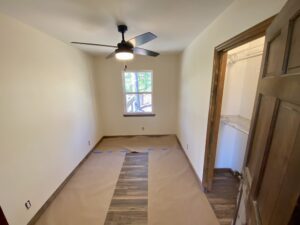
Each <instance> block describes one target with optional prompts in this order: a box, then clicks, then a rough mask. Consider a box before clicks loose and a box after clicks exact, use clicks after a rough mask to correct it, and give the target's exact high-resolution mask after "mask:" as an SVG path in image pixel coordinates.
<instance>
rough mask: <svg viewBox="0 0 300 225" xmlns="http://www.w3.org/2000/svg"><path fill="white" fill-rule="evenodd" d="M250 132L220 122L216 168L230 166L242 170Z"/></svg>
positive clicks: (235, 169) (234, 169)
mask: <svg viewBox="0 0 300 225" xmlns="http://www.w3.org/2000/svg"><path fill="white" fill-rule="evenodd" d="M247 139H248V134H246V133H244V132H241V131H240V130H238V129H236V128H234V127H232V126H229V125H228V124H226V123H223V122H221V123H220V130H219V136H218V146H217V153H216V161H215V168H230V169H232V170H233V171H238V172H240V173H241V172H242V168H243V163H244V156H245V152H246V145H247Z"/></svg>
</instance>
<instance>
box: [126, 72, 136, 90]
mask: <svg viewBox="0 0 300 225" xmlns="http://www.w3.org/2000/svg"><path fill="white" fill-rule="evenodd" d="M124 79H125V80H124V83H125V91H126V92H137V82H136V80H137V77H136V76H135V73H132V72H125V75H124Z"/></svg>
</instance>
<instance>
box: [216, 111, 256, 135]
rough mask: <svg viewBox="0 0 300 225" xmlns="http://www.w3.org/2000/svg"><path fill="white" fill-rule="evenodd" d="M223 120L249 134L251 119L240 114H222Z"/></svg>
mask: <svg viewBox="0 0 300 225" xmlns="http://www.w3.org/2000/svg"><path fill="white" fill-rule="evenodd" d="M221 122H222V123H224V124H227V125H228V126H231V127H233V128H235V129H237V130H239V131H241V132H243V133H245V134H247V135H248V134H249V129H250V120H249V119H247V118H244V117H242V116H239V115H226V116H225V115H222V116H221Z"/></svg>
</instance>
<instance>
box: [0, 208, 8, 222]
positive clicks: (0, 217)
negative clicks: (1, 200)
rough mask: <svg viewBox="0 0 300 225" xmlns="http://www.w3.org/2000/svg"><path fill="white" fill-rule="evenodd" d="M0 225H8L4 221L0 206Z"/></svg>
mask: <svg viewBox="0 0 300 225" xmlns="http://www.w3.org/2000/svg"><path fill="white" fill-rule="evenodd" d="M0 224H1V225H8V222H7V220H6V218H5V216H4V213H3V211H2V209H1V206H0Z"/></svg>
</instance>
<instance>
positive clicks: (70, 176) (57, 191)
mask: <svg viewBox="0 0 300 225" xmlns="http://www.w3.org/2000/svg"><path fill="white" fill-rule="evenodd" d="M103 139H104V136H103V137H102V138H100V140H99V141H98V142H97V143H96V144H95V145H94V146H93V147H92V148H91V150H90V151H89V152H88V154H87V155H86V156H85V157H84V158H83V159H82V160H81V161H80V162H79V164H78V165H77V166H76V167H75V168H74V170H73V171H72V172H71V173H70V174H69V175H68V176H67V178H66V179H65V180H64V181H63V182H62V183H61V184H60V185H59V186H58V188H57V189H56V190H55V191H54V192H53V194H52V195H51V196H50V197H49V198H48V200H47V201H46V202H45V203H44V204H43V205H42V207H41V208H40V209H39V210H38V211H37V212H36V214H35V215H34V216H33V217H32V219H31V220H30V221H29V222H28V223H27V225H34V224H35V223H36V222H37V221H38V219H39V218H40V217H41V215H42V214H43V213H44V212H45V211H46V209H47V208H48V207H49V205H50V204H51V203H52V202H53V200H54V199H55V197H56V196H57V195H58V194H59V192H61V190H62V189H63V188H64V186H65V185H66V183H68V181H69V180H70V179H71V178H72V176H73V175H74V173H75V172H76V171H77V170H78V168H79V167H80V166H81V165H82V164H83V163H84V161H85V160H86V159H87V158H88V157H89V155H90V154H91V153H92V151H93V150H94V149H95V147H96V146H97V145H98V144H100V142H101V141H102V140H103Z"/></svg>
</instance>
